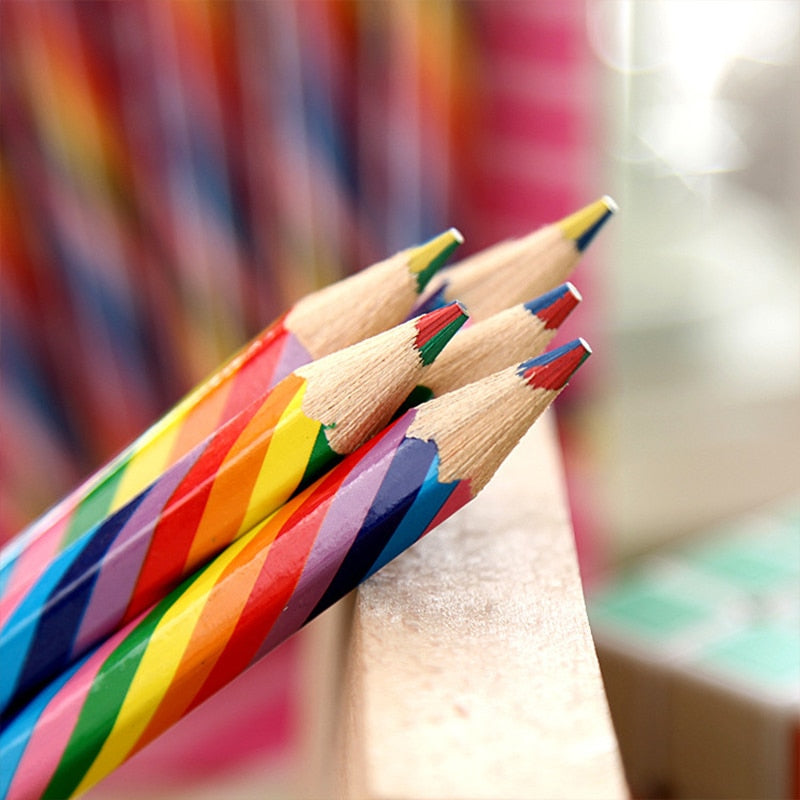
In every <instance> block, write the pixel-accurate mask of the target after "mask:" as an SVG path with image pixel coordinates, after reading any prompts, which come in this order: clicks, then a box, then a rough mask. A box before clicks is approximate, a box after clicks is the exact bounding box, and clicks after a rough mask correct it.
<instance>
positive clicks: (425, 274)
mask: <svg viewBox="0 0 800 800" xmlns="http://www.w3.org/2000/svg"><path fill="white" fill-rule="evenodd" d="M463 243H464V237H463V236H462V235H461V231H459V230H458V229H456V228H450V229H449V230H446V231H445V232H444V233H440V234H439V235H438V236H434V237H433V239H430V240H429V241H427V242H425V243H424V244H421V245H418V246H417V247H412V248H411V250H410V251H409V256H408V269H409V272H411V274H412V275H414V276H415V277H416V280H417V292H421V291H422V290H423V289H424V288H425V287H426V286H427V285H428V281H430V279H431V278H432V277H433V276H434V275H435V274H436V272H437V271H438V270H439V268H440V267H441V266H442V265H443V264H444V263H445V262H446V261H447V259H448V258H450V256H451V255H452V253H453V251H454V250H455V249H456V248H457V247H458V246H459V245H460V244H463Z"/></svg>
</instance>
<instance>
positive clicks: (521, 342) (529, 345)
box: [402, 282, 581, 410]
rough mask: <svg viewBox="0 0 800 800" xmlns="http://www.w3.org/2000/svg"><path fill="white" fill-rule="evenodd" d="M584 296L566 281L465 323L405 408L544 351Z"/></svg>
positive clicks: (404, 405)
mask: <svg viewBox="0 0 800 800" xmlns="http://www.w3.org/2000/svg"><path fill="white" fill-rule="evenodd" d="M580 301H581V296H580V293H579V292H578V290H577V289H576V288H575V287H574V286H573V285H572V284H571V283H569V282H567V283H563V284H561V286H557V287H556V288H555V289H551V290H550V291H549V292H545V293H544V294H543V295H540V296H539V297H537V298H536V299H534V300H529V301H528V302H527V303H520V304H519V305H516V306H512V307H511V308H507V309H505V310H504V311H499V312H498V313H497V314H493V315H492V316H491V317H487V318H486V319H484V320H482V321H481V322H476V323H475V324H474V325H470V324H467V325H465V326H464V327H463V328H462V329H461V330H460V331H459V332H458V336H455V337H454V338H453V340H452V341H451V342H450V343H449V344H448V345H447V347H446V348H445V350H444V351H443V352H442V354H441V355H440V356H439V358H437V359H436V361H435V362H434V363H433V364H431V365H430V367H429V368H428V369H427V370H426V371H425V375H424V378H423V383H421V384H419V385H418V386H416V387H415V389H414V391H413V392H412V393H411V395H410V396H409V398H408V399H407V400H406V402H405V403H404V404H403V408H402V410H406V409H407V408H411V407H412V406H415V405H419V404H420V403H422V402H425V401H426V400H430V398H431V397H439V396H440V395H443V394H444V393H445V392H452V391H453V390H455V389H460V388H461V387H462V386H466V384H468V383H473V382H474V381H476V380H479V379H480V378H484V377H486V376H487V375H490V374H491V373H493V372H497V371H499V370H501V369H503V368H504V367H508V366H510V365H511V364H516V363H517V362H519V361H522V360H523V359H524V358H526V357H527V358H531V357H533V356H537V355H539V354H540V353H543V352H544V351H545V349H546V348H547V347H548V346H549V344H550V342H551V341H552V340H553V337H554V336H555V335H556V332H557V331H558V328H559V326H560V325H561V323H562V322H564V320H565V319H566V318H567V317H568V316H569V314H570V313H571V312H572V310H573V309H574V308H575V307H576V306H577V305H578V303H580Z"/></svg>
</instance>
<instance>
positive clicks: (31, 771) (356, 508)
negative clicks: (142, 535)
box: [0, 341, 589, 800]
mask: <svg viewBox="0 0 800 800" xmlns="http://www.w3.org/2000/svg"><path fill="white" fill-rule="evenodd" d="M588 354H589V350H588V347H587V346H586V345H585V343H584V342H582V341H575V342H572V343H570V344H568V345H566V346H564V347H562V348H559V349H557V350H554V351H553V352H551V353H548V354H546V355H544V356H540V357H538V358H535V359H532V360H530V361H528V362H524V363H522V364H520V365H519V366H517V367H511V368H509V369H506V370H504V371H502V372H499V373H495V374H493V375H491V376H489V377H488V378H485V379H483V380H482V381H479V382H476V383H473V384H470V385H468V386H466V387H464V388H463V389H460V390H458V391H456V392H452V393H449V394H445V395H443V396H442V397H441V398H437V399H435V400H432V401H430V402H429V403H426V404H424V405H422V406H420V407H418V408H414V409H411V410H409V411H408V412H407V413H406V414H404V415H403V416H402V417H401V418H400V419H398V420H397V421H395V422H394V423H393V424H392V425H390V426H389V427H388V428H386V429H385V430H384V431H382V432H381V433H380V434H379V435H378V436H376V437H374V438H373V439H372V440H370V441H369V442H368V443H366V444H365V445H363V446H362V447H361V448H359V449H358V450H357V451H356V452H355V453H353V454H352V455H350V456H348V457H347V458H346V459H345V460H344V461H343V462H342V463H340V464H339V465H337V466H336V467H335V468H334V469H332V470H331V471H330V472H329V473H328V474H327V475H326V476H324V477H322V478H320V479H319V480H318V481H317V482H316V483H314V484H313V485H311V486H310V487H308V488H307V489H306V490H304V491H303V492H302V493H301V494H300V495H298V496H297V497H296V498H294V499H293V500H291V501H289V502H288V503H287V504H286V505H285V506H283V507H282V508H281V509H280V510H279V511H277V512H276V513H275V514H274V515H273V516H272V517H270V518H269V519H268V520H267V521H266V522H265V523H263V524H261V525H258V526H256V527H255V528H254V529H253V530H252V531H250V532H249V533H247V534H246V535H245V536H244V537H242V538H241V539H239V540H238V541H237V542H235V543H234V544H232V545H230V546H229V547H228V548H227V549H226V550H225V551H224V552H223V553H222V554H220V556H218V557H217V558H216V559H215V560H214V561H213V562H211V563H210V564H209V565H208V566H207V567H206V568H204V569H203V570H201V571H200V572H199V573H197V574H196V575H195V576H193V577H192V578H190V579H188V580H187V581H186V582H185V583H184V584H182V585H181V586H180V587H179V588H178V589H176V590H175V591H174V592H173V593H172V594H171V595H169V596H168V597H167V598H166V599H165V600H164V601H162V602H161V603H160V604H159V605H157V606H156V607H155V608H154V609H152V610H151V611H150V612H149V613H147V614H146V615H143V616H142V617H140V618H139V619H137V620H134V621H133V622H131V623H130V624H129V625H128V626H126V627H125V628H123V629H122V630H120V631H119V632H118V633H117V634H115V635H114V636H112V637H111V638H110V639H109V640H107V641H106V642H104V643H103V644H102V645H101V646H99V647H98V649H97V650H95V651H94V652H93V653H91V654H90V655H89V656H88V657H86V658H85V659H84V660H83V661H81V662H80V663H78V664H77V665H75V667H73V668H72V669H70V670H69V671H68V672H66V673H65V674H64V675H62V676H61V677H60V678H58V679H57V680H55V681H54V682H53V683H52V684H50V685H49V686H48V687H47V688H46V689H45V690H43V691H42V692H41V693H40V694H39V695H38V696H37V697H36V698H35V699H34V700H33V701H32V702H31V703H30V704H29V705H28V706H27V707H25V708H24V709H23V710H22V711H21V712H20V713H19V714H18V715H17V716H16V717H15V718H14V719H13V720H12V722H11V723H10V725H9V726H8V727H7V728H6V729H5V730H4V731H3V733H2V734H1V735H0V758H1V759H2V762H3V764H4V767H5V769H4V772H3V780H4V781H5V783H4V784H2V785H0V791H2V792H7V796H8V798H9V800H22V799H23V798H36V797H40V796H44V797H59V798H65V797H68V796H70V795H72V794H73V793H77V792H81V791H83V790H85V789H87V788H89V787H90V786H91V785H93V784H94V783H96V782H97V781H98V780H100V779H101V778H102V777H104V776H105V775H106V774H108V773H109V772H110V771H111V770H113V769H115V768H116V767H117V766H119V765H120V764H121V763H122V762H123V761H125V760H126V759H127V758H128V757H129V756H130V755H132V754H133V753H134V752H136V751H137V750H138V749H140V748H141V747H143V746H144V745H145V744H146V743H147V742H149V741H151V740H152V739H154V738H155V737H156V736H158V735H159V734H160V733H161V732H163V731H164V730H165V729H166V728H167V727H169V726H170V725H172V724H173V723H174V722H176V721H177V720H178V719H180V718H181V716H183V715H184V714H185V713H186V712H187V711H189V710H191V709H192V708H193V707H195V706H196V705H198V704H199V703H201V702H202V701H203V700H204V699H206V698H207V697H209V696H210V695H211V694H212V693H214V692H215V691H216V690H218V689H219V688H221V687H222V686H224V685H225V684H226V683H228V682H229V681H230V680H232V679H233V678H234V677H236V676H237V675H238V674H240V673H241V672H242V671H243V670H244V669H246V668H247V666H248V665H250V664H251V663H253V662H254V661H255V660H256V659H258V658H259V657H261V656H262V655H263V654H265V653H266V652H267V651H268V650H270V649H271V648H272V647H274V646H275V645H277V644H278V643H279V642H281V641H282V640H284V639H285V638H286V637H287V636H289V635H291V634H292V633H293V632H295V631H296V630H298V629H299V628H300V627H301V626H302V625H303V624H305V623H306V622H307V621H308V620H309V619H311V618H313V617H314V616H315V615H316V614H318V613H319V612H321V611H322V610H324V609H325V608H327V607H328V606H329V605H331V604H332V603H334V602H336V601H337V600H338V599H339V598H340V597H342V596H343V595H344V594H345V593H347V592H348V591H350V590H351V589H352V588H354V587H355V586H356V585H357V584H358V583H360V582H361V581H362V580H364V579H365V578H366V577H368V576H369V575H370V574H372V573H373V572H375V571H376V570H377V569H379V568H380V567H381V566H383V565H384V564H386V563H387V562H388V561H389V560H391V559H392V558H394V557H395V556H396V555H398V554H399V553H400V552H402V551H403V550H404V549H406V548H407V547H409V546H410V545H412V544H413V543H414V542H415V541H417V540H418V539H419V538H420V537H421V536H422V535H424V534H425V533H427V532H428V531H429V530H431V529H432V528H433V527H435V526H436V525H437V524H438V523H439V522H441V521H442V520H444V519H445V518H447V517H448V516H449V515H451V514H452V513H453V512H455V511H456V510H457V509H458V508H460V507H461V506H463V505H464V504H465V503H466V502H468V501H469V500H471V499H472V498H473V497H474V496H475V495H476V494H477V493H478V492H479V491H480V490H481V489H482V488H483V486H484V485H485V484H486V483H487V482H488V481H489V479H490V478H491V476H492V475H493V474H494V472H495V470H496V469H497V467H498V466H499V465H500V463H501V462H502V461H503V459H504V458H505V456H506V455H507V454H508V452H509V451H510V450H511V449H512V448H513V447H514V445H515V444H516V443H517V441H518V440H519V438H520V437H521V436H522V434H524V432H525V431H526V430H527V428H528V427H529V426H530V425H531V424H532V423H533V421H534V420H535V419H536V418H537V417H538V416H539V415H540V414H541V412H542V411H543V410H544V409H545V408H546V407H547V406H548V405H549V404H550V402H552V400H553V399H554V398H555V397H556V395H557V394H558V393H559V391H560V390H561V389H562V387H563V386H564V385H565V383H566V381H567V380H568V378H569V376H570V375H571V374H572V372H573V371H574V370H575V369H576V368H577V367H578V366H579V365H580V364H581V363H582V362H583V360H584V359H585V358H586V357H587V356H588Z"/></svg>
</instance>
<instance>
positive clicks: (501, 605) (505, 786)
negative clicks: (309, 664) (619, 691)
mask: <svg viewBox="0 0 800 800" xmlns="http://www.w3.org/2000/svg"><path fill="white" fill-rule="evenodd" d="M549 414H550V412H548V414H546V415H545V417H544V418H543V419H542V420H541V421H540V422H539V423H537V425H535V426H534V428H533V429H532V430H531V432H530V433H529V434H528V435H527V436H526V437H525V439H524V440H523V441H522V442H521V443H520V445H519V446H518V447H517V449H516V450H515V451H514V452H513V453H512V455H511V456H510V457H509V459H508V460H507V461H506V463H505V464H504V465H503V466H502V467H501V469H500V471H499V472H498V474H497V475H496V476H495V478H494V479H493V480H492V482H491V483H490V484H489V485H488V486H487V487H486V489H485V490H484V492H483V493H482V494H481V495H480V496H479V497H478V499H477V500H476V501H474V502H473V503H472V504H471V505H469V506H467V507H466V508H465V509H463V510H462V511H461V512H459V513H458V514H456V515H455V516H454V517H452V518H451V519H450V520H448V521H447V522H446V523H445V524H444V525H442V526H441V527H440V528H438V529H437V530H435V531H434V532H433V533H431V534H430V535H429V536H428V537H426V539H425V540H423V541H422V542H419V543H418V544H417V545H415V546H414V547H413V548H412V549H411V550H410V551H408V552H407V553H405V554H404V555H403V556H401V557H400V558H399V559H397V560H396V561H395V562H393V563H392V564H390V565H388V566H387V567H386V568H384V569H383V570H382V571H381V572H380V573H378V574H377V575H376V576H374V577H373V578H372V579H371V580H370V581H368V582H367V583H366V584H365V585H364V586H362V587H361V589H360V590H359V592H358V595H357V598H356V603H355V610H354V616H353V624H352V632H351V635H350V641H349V645H348V653H347V657H348V666H347V671H346V678H345V686H344V688H343V707H342V709H341V714H340V731H339V735H338V737H337V767H338V774H337V781H338V786H337V789H338V793H339V796H341V797H344V798H370V800H373V799H374V800H378V799H379V798H380V800H390V799H392V798H406V800H415V799H416V798H464V799H466V798H509V799H510V798H526V800H533V799H534V798H547V799H548V800H552V799H553V798H588V797H592V798H623V797H627V796H628V792H627V789H626V786H625V783H624V779H623V777H622V771H621V767H620V760H619V753H618V749H617V744H616V739H615V737H614V733H613V729H612V726H611V722H610V717H609V713H608V707H607V703H606V698H605V694H604V691H603V686H602V682H601V678H600V673H599V669H598V665H597V660H596V656H595V653H594V648H593V644H592V640H591V636H590V632H589V627H588V623H587V619H586V613H585V607H584V602H583V595H582V591H581V586H580V579H579V574H578V568H577V561H576V557H575V549H574V543H573V539H572V532H571V526H570V523H569V518H568V512H567V508H566V502H565V497H564V490H563V481H562V472H561V462H560V458H559V454H558V449H557V446H556V442H555V436H554V430H553V420H552V418H550V416H549Z"/></svg>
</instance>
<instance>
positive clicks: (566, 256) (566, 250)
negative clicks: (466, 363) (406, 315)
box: [412, 196, 617, 323]
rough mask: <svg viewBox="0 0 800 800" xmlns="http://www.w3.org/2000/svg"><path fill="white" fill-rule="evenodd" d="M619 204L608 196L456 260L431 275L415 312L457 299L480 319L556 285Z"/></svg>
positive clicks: (427, 309) (573, 266)
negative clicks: (516, 236)
mask: <svg viewBox="0 0 800 800" xmlns="http://www.w3.org/2000/svg"><path fill="white" fill-rule="evenodd" d="M616 210H617V205H616V203H615V202H614V201H613V200H612V199H611V198H610V197H608V196H603V197H601V198H600V199H599V200H595V201H594V202H593V203H590V204H589V205H587V206H585V207H584V208H581V209H580V210H578V211H576V212H575V213H574V214H570V215H569V216H568V217H564V219H562V220H560V221H559V222H554V223H552V224H550V225H546V226H544V227H543V228H540V229H539V230H537V231H534V232H533V233H530V234H528V235H527V236H523V237H521V238H519V239H509V240H507V241H504V242H500V243H499V244H495V245H493V246H492V247H487V248H486V249H485V250H481V251H480V252H478V253H475V254H474V255H472V256H469V257H468V258H465V259H463V260H462V261H459V262H457V263H455V264H453V265H452V266H451V267H448V268H447V269H444V270H442V271H441V272H440V273H439V274H438V275H437V276H436V278H435V279H434V280H432V281H431V283H430V285H429V286H428V289H427V291H426V292H425V294H424V295H423V297H421V298H420V300H419V302H418V303H417V304H416V306H415V307H414V311H413V312H412V313H413V314H420V313H422V312H424V311H430V310H431V309H432V308H436V307H437V306H441V305H444V304H446V303H449V302H452V301H453V300H456V299H457V300H458V301H459V302H460V303H462V304H463V305H464V306H465V307H466V309H467V311H468V312H469V315H470V320H471V321H472V323H475V322H479V321H480V320H483V319H486V318H487V317H489V316H491V315H492V314H495V313H496V312H498V311H500V310H502V309H504V308H508V307H509V306H512V305H515V304H517V303H523V302H525V301H526V300H529V299H530V298H531V297H536V296H537V295H540V294H542V293H543V292H546V291H548V290H550V289H554V288H555V287H556V286H558V285H559V284H560V283H563V282H564V281H565V280H567V278H568V277H569V275H570V273H571V272H572V270H573V269H574V268H575V265H576V264H577V263H578V260H579V259H580V257H581V255H582V254H583V252H584V251H585V250H586V248H587V247H588V246H589V244H590V243H591V241H592V240H593V239H594V237H595V236H596V235H597V233H598V231H599V230H600V229H601V228H602V227H603V225H605V223H606V221H607V220H609V219H610V218H611V216H612V214H614V212H615V211H616Z"/></svg>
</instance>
